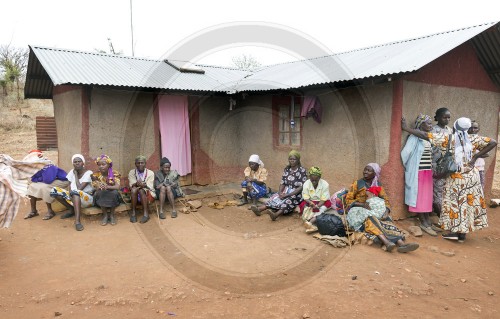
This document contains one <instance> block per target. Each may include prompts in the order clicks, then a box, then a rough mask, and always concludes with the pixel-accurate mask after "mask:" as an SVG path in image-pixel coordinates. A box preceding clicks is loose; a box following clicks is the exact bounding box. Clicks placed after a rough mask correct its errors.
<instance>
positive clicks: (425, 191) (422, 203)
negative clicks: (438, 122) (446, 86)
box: [401, 114, 437, 236]
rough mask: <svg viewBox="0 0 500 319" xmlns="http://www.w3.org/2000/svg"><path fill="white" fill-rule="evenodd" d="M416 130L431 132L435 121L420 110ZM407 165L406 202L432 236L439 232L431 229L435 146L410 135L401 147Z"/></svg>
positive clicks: (402, 156) (425, 230) (404, 162)
mask: <svg viewBox="0 0 500 319" xmlns="http://www.w3.org/2000/svg"><path fill="white" fill-rule="evenodd" d="M414 128H415V129H416V130H420V131H422V132H430V131H431V130H432V121H431V117H430V116H429V115H424V114H420V115H419V116H417V119H416V120H415V126H414ZM401 159H402V160H403V166H404V167H405V204H406V205H408V210H409V211H410V212H412V213H416V214H417V215H418V218H419V219H420V228H421V229H422V230H423V231H424V232H426V233H427V234H429V235H431V236H437V233H436V232H435V231H434V230H433V229H432V223H431V220H430V217H429V214H430V213H431V212H432V197H433V196H432V195H433V193H432V147H431V143H430V142H429V141H427V140H425V139H421V138H418V137H416V136H415V135H410V136H408V140H407V141H406V145H405V147H404V148H403V150H402V151H401Z"/></svg>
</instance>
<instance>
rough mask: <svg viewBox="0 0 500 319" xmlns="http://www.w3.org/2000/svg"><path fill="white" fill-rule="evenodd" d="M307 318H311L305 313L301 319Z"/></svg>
mask: <svg viewBox="0 0 500 319" xmlns="http://www.w3.org/2000/svg"><path fill="white" fill-rule="evenodd" d="M307 318H311V316H309V314H308V313H305V314H303V315H302V319H307Z"/></svg>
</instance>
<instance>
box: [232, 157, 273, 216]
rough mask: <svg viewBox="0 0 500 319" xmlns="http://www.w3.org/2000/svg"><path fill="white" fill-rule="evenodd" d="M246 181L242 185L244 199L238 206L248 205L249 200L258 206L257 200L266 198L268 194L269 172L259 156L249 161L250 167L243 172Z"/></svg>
mask: <svg viewBox="0 0 500 319" xmlns="http://www.w3.org/2000/svg"><path fill="white" fill-rule="evenodd" d="M243 173H244V174H245V180H244V181H243V182H242V183H241V190H242V192H243V199H242V200H241V202H240V203H239V204H238V206H242V205H246V204H248V198H250V199H251V200H252V204H253V205H257V200H258V199H259V198H261V197H264V196H265V195H266V193H267V186H266V180H267V170H266V169H265V168H264V163H263V162H262V161H261V160H260V157H259V155H257V154H253V155H251V156H250V158H249V159H248V167H247V168H245V171H244V172H243Z"/></svg>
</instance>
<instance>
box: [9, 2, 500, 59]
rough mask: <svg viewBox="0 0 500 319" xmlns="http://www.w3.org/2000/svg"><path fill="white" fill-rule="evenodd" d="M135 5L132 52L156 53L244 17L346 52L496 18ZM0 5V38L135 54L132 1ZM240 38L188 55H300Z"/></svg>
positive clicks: (422, 10) (339, 6) (414, 5)
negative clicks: (112, 48)
mask: <svg viewBox="0 0 500 319" xmlns="http://www.w3.org/2000/svg"><path fill="white" fill-rule="evenodd" d="M132 8H133V10H132V11H133V20H132V21H133V30H134V51H135V56H137V57H149V58H155V59H159V58H162V57H165V56H168V54H169V52H172V50H174V49H175V48H178V47H179V46H183V45H185V43H186V42H188V40H189V39H193V38H196V36H197V35H200V34H203V33H206V32H208V31H213V30H216V31H217V30H218V28H221V27H223V26H226V27H227V26H228V25H229V26H237V25H239V24H242V23H247V22H255V23H256V24H257V25H265V26H267V27H268V28H271V29H272V28H275V29H282V30H285V31H286V32H289V33H295V34H297V35H299V36H300V37H302V38H305V39H307V41H309V42H310V43H315V44H316V45H318V46H320V47H322V48H323V49H324V51H325V52H343V51H347V50H351V49H356V48H362V47H366V46H372V45H376V44H383V43H387V42H392V41H398V40H404V39H410V38H415V37H419V36H425V35H429V34H432V33H437V32H443V31H449V30H454V29H459V28H463V27H468V26H473V25H477V24H482V23H487V22H493V21H499V20H500V1H499V0H495V1H493V0H474V1H470V0H469V1H462V0H459V1H457V0H455V1H449V0H431V1H429V0H419V1H403V0H398V1H396V0H394V1H393V0H379V1H375V0H370V1H368V0H355V1H332V0H330V1H314V0H308V1H295V0H293V1H292V0H289V1H272V0H265V1H261V0H253V1H235V0H233V1H226V0H224V1H217V0H212V1H192V0H182V1H171V0H170V1H159V0H140V1H139V0H132ZM1 10H2V14H1V16H0V44H8V43H11V44H12V45H13V46H23V47H27V46H28V45H40V46H46V47H57V48H64V49H75V50H82V51H94V50H95V49H100V50H105V51H109V45H108V40H107V39H108V38H110V39H111V41H112V43H113V46H114V49H115V50H116V51H122V52H123V54H125V55H132V44H131V43H132V42H131V26H130V22H131V21H130V20H131V19H130V0H85V1H71V0H15V1H2V5H1ZM218 34H221V33H217V32H215V33H214V34H213V36H218ZM209 42H210V41H209ZM241 42H242V43H233V40H231V43H224V45H220V46H218V45H216V44H212V43H208V47H209V49H205V51H204V52H202V53H200V52H197V54H196V56H193V57H191V56H190V57H188V58H186V59H192V60H195V61H192V62H197V63H205V64H217V65H231V57H232V56H236V55H240V54H242V53H247V54H251V55H252V56H254V57H255V58H256V59H257V60H258V61H260V62H261V63H262V64H272V63H278V62H284V61H289V60H293V59H297V58H302V57H301V56H300V49H298V48H295V47H294V45H293V44H292V43H291V44H290V46H287V47H283V46H282V47H276V46H273V45H272V43H269V42H270V41H267V43H255V42H253V41H252V42H251V43H248V40H246V39H245V36H244V35H242V40H241ZM213 43H215V41H213ZM204 45H205V46H204V48H206V47H207V43H205V44H204ZM211 45H212V47H210V46H211Z"/></svg>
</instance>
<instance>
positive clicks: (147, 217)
mask: <svg viewBox="0 0 500 319" xmlns="http://www.w3.org/2000/svg"><path fill="white" fill-rule="evenodd" d="M148 220H149V216H142V218H141V220H140V221H139V223H141V224H145V223H147V222H148Z"/></svg>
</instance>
